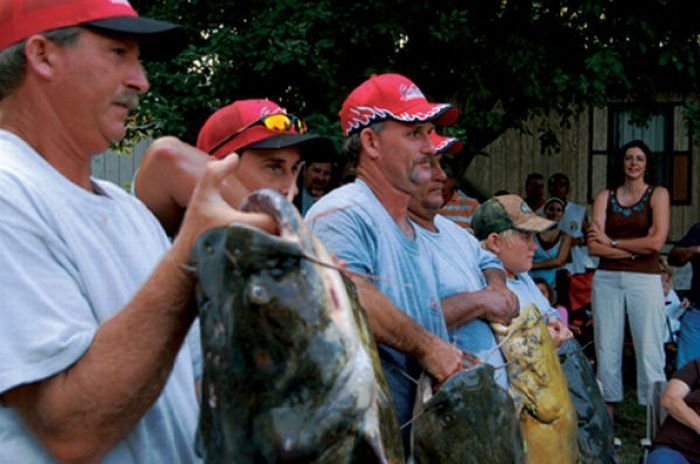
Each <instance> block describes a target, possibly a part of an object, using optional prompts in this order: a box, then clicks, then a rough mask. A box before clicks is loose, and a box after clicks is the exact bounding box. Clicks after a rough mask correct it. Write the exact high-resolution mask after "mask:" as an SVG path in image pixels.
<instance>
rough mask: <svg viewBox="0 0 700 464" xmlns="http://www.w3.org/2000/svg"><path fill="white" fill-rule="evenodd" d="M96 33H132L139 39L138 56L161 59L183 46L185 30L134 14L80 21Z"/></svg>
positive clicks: (185, 42) (173, 53)
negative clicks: (139, 49) (139, 53)
mask: <svg viewBox="0 0 700 464" xmlns="http://www.w3.org/2000/svg"><path fill="white" fill-rule="evenodd" d="M82 26H86V27H88V28H93V29H96V30H97V31H98V32H103V33H106V34H115V35H126V36H132V37H134V38H136V39H137V40H138V41H139V46H140V48H141V57H142V58H143V59H145V60H151V61H161V60H167V59H170V58H172V57H174V56H175V55H177V54H178V53H179V52H180V51H182V49H183V48H185V45H187V35H186V33H185V30H184V29H183V28H182V27H181V26H179V25H177V24H173V23H169V22H167V21H159V20H157V19H149V18H142V17H138V16H116V17H112V18H105V19H98V20H95V21H89V22H86V23H83V24H82Z"/></svg>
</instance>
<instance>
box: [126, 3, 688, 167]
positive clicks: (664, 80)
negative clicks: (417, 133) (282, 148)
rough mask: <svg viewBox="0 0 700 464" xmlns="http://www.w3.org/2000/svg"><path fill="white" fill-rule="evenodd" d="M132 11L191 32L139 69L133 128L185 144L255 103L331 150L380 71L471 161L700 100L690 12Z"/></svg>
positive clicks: (352, 6)
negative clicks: (278, 110) (396, 79)
mask: <svg viewBox="0 0 700 464" xmlns="http://www.w3.org/2000/svg"><path fill="white" fill-rule="evenodd" d="M132 3H133V4H134V6H135V7H136V8H137V9H138V10H139V11H140V12H141V13H142V14H145V15H150V16H153V17H159V18H167V19H170V20H173V21H176V22H179V23H181V24H183V25H185V26H186V28H187V30H188V32H189V35H190V39H191V44H190V46H189V47H188V49H187V50H186V51H185V52H183V53H182V54H181V55H180V56H178V57H177V58H176V59H175V60H173V61H172V62H166V63H155V64H150V65H149V67H148V70H149V73H150V78H151V80H152V82H153V84H154V88H153V90H152V91H151V92H150V95H149V96H148V97H147V98H146V100H145V104H144V111H142V112H141V113H140V115H139V118H140V120H139V123H140V124H141V125H145V127H150V128H153V127H154V126H153V124H154V123H153V121H156V122H157V126H155V127H156V130H157V133H171V134H175V135H178V136H180V137H183V138H184V139H186V140H189V141H193V140H194V139H195V138H196V134H197V131H198V129H199V127H200V125H201V123H202V122H203V120H204V118H206V116H207V115H208V114H209V113H210V112H211V111H212V110H213V109H215V108H217V107H219V106H221V105H224V104H226V103H229V102H231V101H233V100H235V99H238V98H252V97H261V96H267V97H269V98H271V99H274V100H276V101H278V102H280V103H281V104H282V105H283V106H285V107H286V108H288V110H289V111H290V112H293V113H297V114H300V115H302V116H304V117H306V119H307V120H309V122H310V125H311V127H312V128H313V129H314V130H315V131H318V132H322V133H325V134H327V135H331V136H333V137H335V138H336V139H338V140H339V139H340V130H339V126H338V122H337V121H338V118H337V112H338V109H339V107H340V105H341V104H342V101H343V99H344V98H345V96H346V95H347V93H348V92H349V91H350V90H351V89H352V88H353V87H355V86H356V85H357V84H359V83H360V82H361V81H362V80H364V79H365V78H366V77H367V76H368V75H369V74H371V73H379V72H387V71H394V72H400V73H403V74H405V75H407V76H409V77H411V78H412V79H413V80H414V81H415V82H417V83H418V85H419V86H420V87H421V89H422V90H423V91H424V92H426V93H427V94H429V97H430V98H433V99H435V100H439V101H450V102H452V103H454V104H456V105H458V106H459V107H460V108H461V110H462V117H461V119H460V122H459V124H458V125H457V127H456V128H455V129H453V131H454V133H456V134H457V135H460V136H462V137H463V138H464V140H465V141H466V145H467V150H468V151H469V152H471V153H476V152H479V151H480V150H482V149H483V147H485V146H486V145H487V144H489V143H490V142H491V141H493V140H494V139H495V138H496V137H498V136H499V135H500V134H502V133H503V132H504V131H505V130H506V129H508V128H521V129H524V123H525V122H527V121H529V120H531V119H532V118H533V117H536V116H544V115H551V114H556V115H559V116H560V121H561V122H560V124H561V125H567V124H569V123H570V121H571V117H572V116H573V115H575V114H577V112H579V111H580V110H581V109H583V108H585V107H586V106H587V105H590V104H592V105H596V106H602V105H605V104H607V103H608V102H611V101H615V102H629V103H632V104H634V107H635V108H636V110H637V111H638V112H639V114H638V116H639V119H640V120H644V119H645V118H646V116H647V115H648V114H649V113H650V112H652V111H653V110H654V102H655V98H656V97H657V96H658V95H659V94H660V93H665V92H673V93H674V94H676V95H680V97H681V98H685V97H689V96H693V95H695V94H696V93H697V91H698V62H699V61H698V59H699V56H698V53H699V51H700V45H699V40H700V35H699V34H700V22H699V21H697V18H698V17H700V2H697V1H696V0H685V1H674V0H648V1H645V0H614V1H613V0H560V1H552V0H544V1H529V2H525V1H509V0H483V1H472V2H466V1H457V0H446V1H443V2H428V1H416V0H397V1H394V2H382V1H375V2H346V1H342V0H337V1H336V0H294V1H291V0H275V1H234V0H148V1H145V0H133V1H132ZM688 109H689V112H688V114H691V115H695V116H696V117H697V115H698V114H699V113H700V112H699V111H698V110H697V107H695V106H693V105H689V107H688ZM542 120H544V121H551V119H549V118H543V119H542ZM545 124H546V123H545ZM555 129H556V127H548V126H546V125H545V126H543V127H541V128H540V129H539V134H540V139H541V140H542V142H543V144H544V145H543V146H545V147H549V148H551V147H555V148H556V144H557V142H556V137H554V136H553V134H554V133H555Z"/></svg>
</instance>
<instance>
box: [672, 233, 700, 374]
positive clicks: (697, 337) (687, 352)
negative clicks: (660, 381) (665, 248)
mask: <svg viewBox="0 0 700 464" xmlns="http://www.w3.org/2000/svg"><path fill="white" fill-rule="evenodd" d="M668 263H669V264H670V265H671V266H685V265H686V264H688V263H690V264H691V266H692V268H693V277H692V281H691V284H690V292H689V293H688V300H689V304H688V308H687V310H686V311H685V313H684V314H683V317H682V318H681V327H680V332H679V335H678V355H677V358H676V366H678V367H682V366H684V365H685V364H686V363H687V362H689V361H690V360H691V359H695V358H698V357H700V222H699V223H696V224H695V225H693V226H692V227H691V228H690V230H688V232H687V233H686V234H685V236H684V237H683V238H682V239H680V240H679V241H678V243H676V244H675V245H674V246H673V248H671V251H670V252H669V253H668Z"/></svg>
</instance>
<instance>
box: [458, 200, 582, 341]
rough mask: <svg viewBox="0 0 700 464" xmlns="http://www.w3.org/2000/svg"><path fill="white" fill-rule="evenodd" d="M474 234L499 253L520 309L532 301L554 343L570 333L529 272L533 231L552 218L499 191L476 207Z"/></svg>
mask: <svg viewBox="0 0 700 464" xmlns="http://www.w3.org/2000/svg"><path fill="white" fill-rule="evenodd" d="M472 225H473V227H474V235H475V236H476V238H477V239H479V240H480V241H481V243H482V246H483V247H485V248H486V249H487V250H489V251H491V252H492V253H494V254H495V255H496V256H498V259H500V260H501V262H502V263H503V267H504V269H505V271H506V276H507V280H506V283H507V285H508V288H509V289H510V290H511V291H512V292H513V293H515V294H516V295H517V297H518V300H519V302H520V310H522V309H523V308H524V307H525V306H527V305H528V304H530V303H534V304H535V306H537V308H538V310H539V311H540V313H541V314H542V317H543V318H544V320H545V323H546V324H547V328H548V329H549V334H550V335H551V336H552V340H553V341H554V345H555V346H557V347H558V346H559V345H561V343H563V342H564V341H565V340H568V339H569V338H571V337H573V334H572V333H571V331H570V330H569V328H568V327H566V326H565V325H563V324H562V322H561V319H560V317H559V313H558V312H557V311H556V310H555V309H554V308H552V306H551V305H550V304H549V301H548V300H547V299H546V298H545V297H544V295H542V292H540V290H539V289H538V288H537V286H536V285H535V282H533V280H532V278H531V277H530V276H529V275H528V273H527V272H528V271H529V270H530V268H531V267H532V257H533V256H534V254H535V249H536V245H535V239H534V234H536V233H540V232H544V231H545V230H549V229H550V228H552V227H554V226H555V223H554V222H553V221H550V220H549V219H545V218H543V217H540V216H538V215H536V214H535V213H534V212H533V211H532V210H531V209H530V207H529V206H527V203H525V200H523V199H522V198H520V197H519V196H518V195H512V194H510V195H501V196H495V197H493V198H490V199H488V200H486V201H485V202H484V203H482V204H481V205H480V206H479V208H477V210H476V213H474V218H473V221H472Z"/></svg>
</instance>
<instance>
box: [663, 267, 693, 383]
mask: <svg viewBox="0 0 700 464" xmlns="http://www.w3.org/2000/svg"><path fill="white" fill-rule="evenodd" d="M659 266H661V285H662V287H663V289H664V304H665V305H666V306H665V308H664V311H665V313H666V338H665V339H664V343H676V344H677V343H678V334H679V333H680V328H681V319H682V317H683V313H684V312H685V310H686V309H687V308H688V305H689V304H690V302H689V301H688V299H687V298H683V300H682V301H681V299H680V297H679V296H678V293H676V291H675V290H674V289H673V271H672V270H671V267H670V266H669V265H668V264H667V263H666V261H665V260H664V259H663V258H659ZM668 361H669V360H668V359H667V360H666V362H667V364H668ZM674 361H676V360H674ZM676 366H677V367H680V365H678V364H676ZM674 370H675V369H674Z"/></svg>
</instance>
